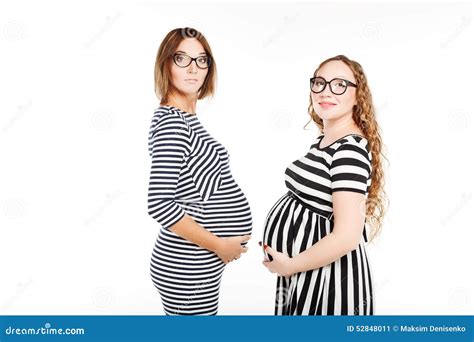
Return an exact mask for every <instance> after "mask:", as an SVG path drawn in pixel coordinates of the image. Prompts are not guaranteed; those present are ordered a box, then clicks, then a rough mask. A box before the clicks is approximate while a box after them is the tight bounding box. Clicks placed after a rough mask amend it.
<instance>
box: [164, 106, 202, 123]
mask: <svg viewBox="0 0 474 342" xmlns="http://www.w3.org/2000/svg"><path fill="white" fill-rule="evenodd" d="M162 107H168V108H170V109H175V110H177V111H178V112H180V113H181V114H183V115H184V116H186V117H187V118H188V119H192V120H197V119H198V118H197V114H196V113H189V112H186V111H185V110H182V109H181V108H178V107H175V106H171V105H162Z"/></svg>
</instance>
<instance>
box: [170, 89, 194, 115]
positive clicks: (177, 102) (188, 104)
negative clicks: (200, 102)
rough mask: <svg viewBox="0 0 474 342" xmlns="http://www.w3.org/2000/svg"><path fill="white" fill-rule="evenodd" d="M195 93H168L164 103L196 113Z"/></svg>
mask: <svg viewBox="0 0 474 342" xmlns="http://www.w3.org/2000/svg"><path fill="white" fill-rule="evenodd" d="M196 103H197V95H193V96H186V95H181V94H175V93H173V94H170V95H169V96H168V101H167V102H166V103H164V105H168V106H173V107H176V108H179V109H181V110H184V111H185V112H188V113H190V114H195V113H196Z"/></svg>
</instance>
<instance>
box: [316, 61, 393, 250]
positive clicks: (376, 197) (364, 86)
mask: <svg viewBox="0 0 474 342" xmlns="http://www.w3.org/2000/svg"><path fill="white" fill-rule="evenodd" d="M332 61H342V62H344V63H345V64H346V65H347V66H348V67H349V68H350V69H351V70H352V73H353V74H354V77H355V80H356V84H357V88H356V104H355V105H354V108H353V111H352V118H353V119H354V122H355V123H356V125H357V126H358V127H359V128H360V130H361V131H362V132H363V133H364V136H365V137H366V138H367V140H368V142H369V148H370V151H371V152H372V183H371V186H370V188H369V194H368V197H367V201H366V220H367V223H368V224H369V226H370V228H371V229H370V239H369V241H372V240H373V239H374V238H375V237H376V236H377V235H378V234H379V233H380V231H381V229H382V221H383V217H384V215H385V211H386V207H387V205H388V200H387V197H386V194H385V191H384V171H383V160H382V158H383V159H385V160H387V158H386V156H385V154H384V151H383V149H384V146H383V144H382V138H381V136H380V129H379V125H378V123H377V120H376V117H375V109H374V105H373V103H372V94H371V92H370V89H369V85H368V83H367V78H366V76H365V73H364V70H363V69H362V66H361V65H360V64H359V63H358V62H356V61H354V60H350V59H349V58H347V57H346V56H344V55H338V56H335V57H331V58H328V59H326V60H325V61H323V62H322V63H321V64H320V65H319V67H318V68H317V69H316V71H315V72H314V76H316V75H317V73H318V71H319V70H320V69H321V67H322V66H323V65H325V64H327V63H329V62H332ZM308 113H309V115H310V116H311V120H312V121H314V122H315V123H316V125H317V126H318V127H319V129H320V131H321V132H323V133H324V125H323V120H322V119H321V118H320V117H319V116H318V114H317V113H316V112H315V110H314V108H313V103H312V100H311V94H310V96H309V107H308ZM310 122H311V121H310Z"/></svg>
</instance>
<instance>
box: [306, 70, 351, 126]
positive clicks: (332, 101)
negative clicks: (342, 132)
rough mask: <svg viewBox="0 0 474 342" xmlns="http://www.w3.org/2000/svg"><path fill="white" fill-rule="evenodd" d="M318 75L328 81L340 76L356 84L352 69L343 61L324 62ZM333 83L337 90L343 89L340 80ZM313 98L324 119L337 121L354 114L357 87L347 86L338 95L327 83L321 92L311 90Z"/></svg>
mask: <svg viewBox="0 0 474 342" xmlns="http://www.w3.org/2000/svg"><path fill="white" fill-rule="evenodd" d="M316 77H322V78H324V79H325V80H326V81H327V82H329V81H331V80H333V79H334V78H340V79H344V80H347V81H350V82H352V83H354V84H356V81H355V78H354V75H353V73H352V71H351V69H350V68H349V67H348V66H347V65H346V64H345V63H344V62H342V61H331V62H328V63H326V64H324V65H323V66H322V67H321V68H320V70H319V71H318V73H317V74H316ZM333 85H334V87H333V89H334V90H335V91H336V92H340V91H341V89H343V88H341V87H342V86H343V83H341V82H339V81H334V84H333ZM337 88H338V89H339V91H338V90H337ZM311 100H312V102H313V108H314V110H315V112H316V113H317V114H318V116H319V117H320V118H321V119H322V120H325V121H336V120H338V119H341V118H342V117H346V116H347V115H350V116H352V110H353V107H354V105H355V104H356V88H355V87H352V86H347V88H346V89H345V92H344V93H343V94H341V95H336V94H334V93H333V92H331V89H330V86H329V84H326V87H325V88H324V90H323V91H322V92H320V93H314V92H312V91H311Z"/></svg>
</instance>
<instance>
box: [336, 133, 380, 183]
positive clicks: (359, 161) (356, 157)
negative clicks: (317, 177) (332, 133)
mask: <svg viewBox="0 0 474 342" xmlns="http://www.w3.org/2000/svg"><path fill="white" fill-rule="evenodd" d="M332 148H333V149H332V161H331V169H332V171H333V172H335V169H337V170H339V169H341V170H344V169H346V168H347V167H358V168H360V169H365V170H366V171H367V172H368V173H369V174H370V173H371V170H372V154H371V152H370V148H369V141H368V140H367V139H366V138H365V137H363V136H360V135H349V136H346V137H344V138H343V139H340V141H338V142H337V143H336V144H334V146H332Z"/></svg>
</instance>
